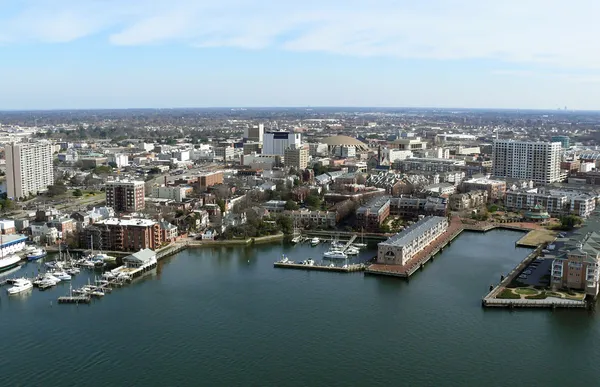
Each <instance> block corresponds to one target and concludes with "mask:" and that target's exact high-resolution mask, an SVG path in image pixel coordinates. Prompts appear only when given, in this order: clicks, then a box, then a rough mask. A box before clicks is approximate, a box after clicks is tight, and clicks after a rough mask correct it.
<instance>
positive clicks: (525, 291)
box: [513, 288, 538, 295]
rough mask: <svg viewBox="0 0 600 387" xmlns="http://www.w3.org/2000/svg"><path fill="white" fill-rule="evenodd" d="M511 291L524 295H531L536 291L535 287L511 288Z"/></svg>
mask: <svg viewBox="0 0 600 387" xmlns="http://www.w3.org/2000/svg"><path fill="white" fill-rule="evenodd" d="M513 292H515V293H517V294H524V295H533V294H537V293H538V291H537V290H535V289H531V288H518V289H515V290H513Z"/></svg>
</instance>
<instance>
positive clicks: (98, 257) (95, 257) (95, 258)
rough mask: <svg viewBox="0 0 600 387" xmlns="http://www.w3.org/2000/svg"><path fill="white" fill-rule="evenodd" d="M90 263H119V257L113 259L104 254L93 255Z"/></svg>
mask: <svg viewBox="0 0 600 387" xmlns="http://www.w3.org/2000/svg"><path fill="white" fill-rule="evenodd" d="M89 260H90V261H92V262H94V263H97V262H116V261H117V257H113V256H110V255H107V254H103V253H98V254H96V255H93V256H92V257H91V258H89Z"/></svg>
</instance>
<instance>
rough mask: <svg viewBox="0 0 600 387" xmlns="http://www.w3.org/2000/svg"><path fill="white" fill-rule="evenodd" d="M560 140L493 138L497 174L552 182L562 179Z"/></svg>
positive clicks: (493, 166)
mask: <svg viewBox="0 0 600 387" xmlns="http://www.w3.org/2000/svg"><path fill="white" fill-rule="evenodd" d="M560 149H561V144H560V142H527V141H514V140H496V141H494V148H493V156H492V163H493V165H492V168H493V174H494V176H496V177H504V178H508V179H520V180H533V181H534V182H536V183H541V184H550V183H553V182H555V181H559V180H560V151H561V150H560Z"/></svg>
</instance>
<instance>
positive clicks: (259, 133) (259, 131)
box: [244, 124, 265, 142]
mask: <svg viewBox="0 0 600 387" xmlns="http://www.w3.org/2000/svg"><path fill="white" fill-rule="evenodd" d="M264 134H265V125H264V124H258V125H253V126H252V127H248V128H246V129H244V138H245V139H246V140H247V141H253V142H263V138H264Z"/></svg>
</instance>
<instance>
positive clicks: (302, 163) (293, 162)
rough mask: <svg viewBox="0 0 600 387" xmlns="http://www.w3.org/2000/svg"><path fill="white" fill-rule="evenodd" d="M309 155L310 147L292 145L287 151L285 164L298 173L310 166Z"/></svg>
mask: <svg viewBox="0 0 600 387" xmlns="http://www.w3.org/2000/svg"><path fill="white" fill-rule="evenodd" d="M308 154H309V150H308V146H306V145H296V144H292V145H291V146H290V147H288V148H287V149H286V150H285V153H284V163H285V165H286V167H290V168H294V169H295V170H296V171H301V170H304V169H306V167H307V166H308Z"/></svg>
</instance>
